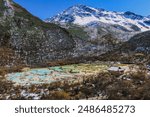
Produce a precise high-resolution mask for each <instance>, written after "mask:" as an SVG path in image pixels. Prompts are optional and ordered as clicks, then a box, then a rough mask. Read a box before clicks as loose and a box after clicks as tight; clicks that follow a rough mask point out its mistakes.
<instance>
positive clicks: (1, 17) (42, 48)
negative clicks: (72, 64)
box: [0, 0, 75, 65]
mask: <svg viewBox="0 0 150 117" xmlns="http://www.w3.org/2000/svg"><path fill="white" fill-rule="evenodd" d="M74 47H75V42H74V40H73V39H72V37H71V36H70V35H69V33H68V32H67V31H66V30H65V29H63V28H60V27H59V26H57V25H55V24H47V23H44V22H42V21H41V20H39V19H38V18H37V17H34V16H32V15H31V14H30V13H29V12H28V11H26V10H25V9H23V8H22V7H20V6H19V5H18V4H16V3H14V2H12V1H11V0H0V48H5V50H7V49H6V48H8V49H11V50H12V51H13V55H14V57H13V59H14V60H13V61H15V60H16V59H18V58H20V60H21V61H22V62H23V63H25V64H28V65H34V64H42V63H46V62H48V61H51V60H55V59H64V58H68V57H69V56H72V55H71V52H72V51H73V49H74ZM2 50H4V49H2ZM0 56H1V58H2V54H1V55H0ZM11 57H12V56H11ZM8 58H9V54H8ZM13 61H12V62H13ZM12 62H11V64H12V65H13V64H15V62H14V63H12ZM1 64H4V63H2V62H1Z"/></svg>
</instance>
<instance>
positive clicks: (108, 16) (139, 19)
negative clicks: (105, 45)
mask: <svg viewBox="0 0 150 117" xmlns="http://www.w3.org/2000/svg"><path fill="white" fill-rule="evenodd" d="M147 19H148V18H147V17H144V16H141V15H138V14H135V13H133V12H131V11H127V12H124V13H122V12H114V11H107V10H104V9H99V8H93V7H89V6H86V5H82V4H76V5H74V6H72V7H69V8H68V9H66V10H65V11H63V12H62V13H60V14H58V15H56V16H54V17H52V18H48V19H46V22H54V23H55V22H57V23H72V24H77V25H80V26H88V25H89V24H90V25H91V24H92V23H94V24H95V23H96V24H99V23H104V24H107V25H120V26H121V27H124V28H125V29H127V30H129V31H135V30H136V31H146V30H150V25H148V24H147V23H145V21H147Z"/></svg>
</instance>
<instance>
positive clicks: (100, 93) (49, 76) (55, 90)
mask: <svg viewBox="0 0 150 117" xmlns="http://www.w3.org/2000/svg"><path fill="white" fill-rule="evenodd" d="M121 69H123V70H124V71H123V72H122V71H121V72H120V71H119V70H121ZM2 77H3V76H1V80H0V84H1V85H0V92H1V93H0V99H15V100H16V99H32V100H36V99H50V100H51V99H58V100H61V99H73V100H74V99H90V100H91V99H97V100H98V99H119V100H121V99H150V87H149V85H150V72H149V71H148V70H147V69H146V67H145V66H143V65H134V64H120V63H114V62H100V61H98V62H91V63H90V62H89V63H86V64H72V65H64V66H56V67H47V68H38V69H30V68H24V69H22V72H16V73H8V74H6V75H5V78H3V79H2ZM6 79H7V80H6Z"/></svg>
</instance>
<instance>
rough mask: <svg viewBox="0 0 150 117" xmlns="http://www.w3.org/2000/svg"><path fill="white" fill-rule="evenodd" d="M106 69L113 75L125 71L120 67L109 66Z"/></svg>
mask: <svg viewBox="0 0 150 117" xmlns="http://www.w3.org/2000/svg"><path fill="white" fill-rule="evenodd" d="M108 71H109V72H110V73H112V74H114V75H120V74H123V73H124V72H125V69H123V68H121V67H110V68H109V69H108Z"/></svg>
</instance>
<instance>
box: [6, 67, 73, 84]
mask: <svg viewBox="0 0 150 117" xmlns="http://www.w3.org/2000/svg"><path fill="white" fill-rule="evenodd" d="M6 77H7V79H8V80H11V81H13V82H15V83H19V84H26V83H29V84H39V83H51V82H55V81H59V80H62V79H65V78H68V77H73V75H72V74H69V73H66V72H65V71H64V70H63V69H62V68H61V67H49V68H44V69H31V70H29V71H26V72H17V73H11V74H7V76H6Z"/></svg>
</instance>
